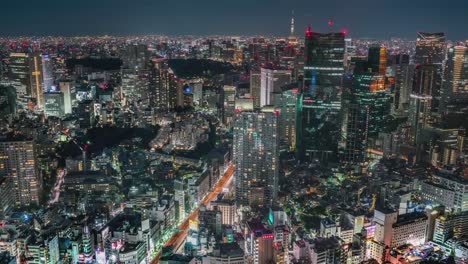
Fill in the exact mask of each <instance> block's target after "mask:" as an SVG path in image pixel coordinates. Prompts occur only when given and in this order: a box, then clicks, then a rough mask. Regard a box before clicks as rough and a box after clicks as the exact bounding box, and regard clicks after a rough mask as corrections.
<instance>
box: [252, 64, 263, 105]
mask: <svg viewBox="0 0 468 264" xmlns="http://www.w3.org/2000/svg"><path fill="white" fill-rule="evenodd" d="M260 87H261V74H260V72H259V71H256V70H251V71H250V95H251V96H252V97H253V98H254V107H257V108H258V107H260Z"/></svg>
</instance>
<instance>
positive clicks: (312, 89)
mask: <svg viewBox="0 0 468 264" xmlns="http://www.w3.org/2000/svg"><path fill="white" fill-rule="evenodd" d="M344 38H345V34H344V33H324V34H323V33H317V32H312V31H311V29H310V27H309V28H307V30H306V34H305V50H304V53H305V54H304V55H305V56H304V82H303V86H302V91H301V92H302V93H301V95H300V96H299V99H298V108H297V112H298V127H297V129H296V131H297V133H298V134H297V137H296V138H297V146H296V151H297V156H298V158H299V159H300V160H301V161H308V160H312V159H319V160H321V161H324V162H327V161H336V160H337V158H338V156H337V151H338V141H339V138H340V129H339V127H340V118H339V114H340V109H341V90H342V89H341V86H342V85H341V83H342V76H343V74H344V51H345V40H344Z"/></svg>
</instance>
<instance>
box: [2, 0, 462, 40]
mask: <svg viewBox="0 0 468 264" xmlns="http://www.w3.org/2000/svg"><path fill="white" fill-rule="evenodd" d="M293 9H294V10H295V17H296V32H297V33H298V34H300V35H302V34H303V31H304V29H305V27H306V26H307V24H311V25H312V28H313V30H316V31H327V20H328V19H329V18H333V20H334V21H335V29H336V30H337V31H339V30H341V29H342V28H346V29H347V30H348V32H349V34H350V36H352V37H371V38H389V37H404V38H410V39H414V38H415V37H416V31H426V32H438V31H443V32H446V34H447V37H448V38H449V39H452V40H463V39H468V0H347V1H344V0H39V1H36V0H25V1H12V0H1V1H0V10H1V15H0V35H4V36H5V35H14V36H18V35H35V36H39V35H103V34H110V35H141V34H168V35H186V34H192V35H208V34H225V35H240V34H244V35H287V34H288V31H289V20H290V17H291V10H293Z"/></svg>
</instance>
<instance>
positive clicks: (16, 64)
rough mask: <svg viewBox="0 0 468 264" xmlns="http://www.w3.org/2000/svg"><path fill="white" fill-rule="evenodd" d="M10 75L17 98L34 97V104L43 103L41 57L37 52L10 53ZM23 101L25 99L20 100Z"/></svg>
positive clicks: (39, 105)
mask: <svg viewBox="0 0 468 264" xmlns="http://www.w3.org/2000/svg"><path fill="white" fill-rule="evenodd" d="M8 67H9V69H10V76H9V79H10V81H11V83H12V85H13V86H14V87H15V88H16V94H17V96H18V99H23V98H34V99H35V101H36V106H38V107H39V108H41V107H42V105H43V88H42V87H43V86H42V85H43V80H42V58H41V55H40V54H39V53H37V52H34V53H31V54H27V53H11V54H10V64H9V66H8ZM22 102H23V103H24V102H25V101H24V100H22Z"/></svg>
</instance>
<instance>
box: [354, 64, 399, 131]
mask: <svg viewBox="0 0 468 264" xmlns="http://www.w3.org/2000/svg"><path fill="white" fill-rule="evenodd" d="M370 69H371V68H370V67H369V66H368V64H367V63H358V64H357V65H356V69H355V70H354V74H353V81H352V89H351V94H352V95H351V96H352V98H353V102H355V103H357V104H359V105H360V106H362V107H364V106H367V107H368V111H369V123H368V135H369V136H370V137H375V136H377V135H378V133H379V132H381V131H382V129H383V128H384V121H385V118H386V117H387V116H388V115H389V114H390V107H391V100H392V98H391V94H390V91H389V90H388V89H387V88H388V87H387V86H386V79H385V76H382V75H380V74H379V73H374V72H371V71H369V70H370Z"/></svg>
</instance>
